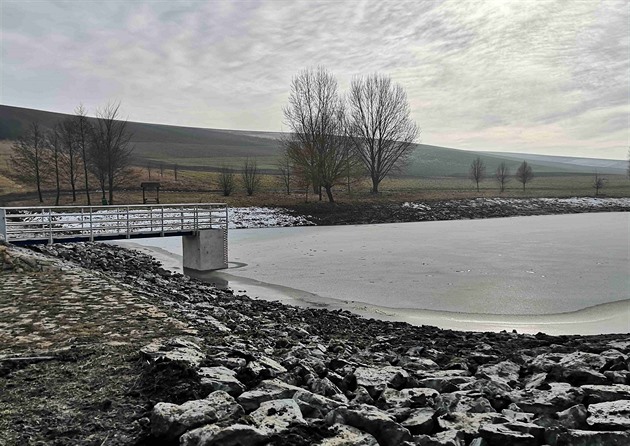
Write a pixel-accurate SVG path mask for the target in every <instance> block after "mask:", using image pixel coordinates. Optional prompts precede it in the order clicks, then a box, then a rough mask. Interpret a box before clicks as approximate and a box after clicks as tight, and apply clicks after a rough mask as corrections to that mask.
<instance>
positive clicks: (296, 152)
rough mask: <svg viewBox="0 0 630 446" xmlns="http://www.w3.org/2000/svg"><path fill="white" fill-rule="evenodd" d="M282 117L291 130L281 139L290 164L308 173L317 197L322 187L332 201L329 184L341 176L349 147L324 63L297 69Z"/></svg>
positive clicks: (341, 112) (332, 80)
mask: <svg viewBox="0 0 630 446" xmlns="http://www.w3.org/2000/svg"><path fill="white" fill-rule="evenodd" d="M284 117H285V122H286V124H287V125H288V126H289V129H290V131H291V133H290V135H289V136H288V137H287V138H285V139H284V140H282V141H281V142H282V144H283V145H284V147H285V150H286V153H287V155H288V156H289V158H290V159H291V162H292V164H293V165H294V167H297V168H298V169H299V170H300V171H301V172H303V173H304V175H306V176H307V177H308V182H309V183H310V184H312V185H313V187H314V190H316V191H318V192H319V194H320V199H321V190H322V188H323V189H324V190H325V191H326V195H327V197H328V201H330V202H334V201H335V200H334V197H333V193H332V188H333V186H334V185H335V184H337V183H338V182H339V180H340V179H343V177H344V174H345V167H346V161H347V156H348V152H349V150H350V146H349V141H348V138H347V137H346V128H345V124H346V122H345V117H344V106H343V102H342V101H341V99H340V97H339V93H338V91H337V80H336V79H335V78H334V76H333V75H332V74H330V73H329V72H328V71H327V70H326V69H325V68H323V67H319V68H317V69H306V70H303V71H301V72H300V73H298V74H297V75H296V76H295V77H294V78H293V81H292V83H291V93H290V94H289V104H288V106H287V107H285V109H284Z"/></svg>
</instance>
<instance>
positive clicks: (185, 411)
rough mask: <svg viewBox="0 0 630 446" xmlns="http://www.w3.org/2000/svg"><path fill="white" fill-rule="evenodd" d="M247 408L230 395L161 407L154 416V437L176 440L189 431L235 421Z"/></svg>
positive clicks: (211, 395)
mask: <svg viewBox="0 0 630 446" xmlns="http://www.w3.org/2000/svg"><path fill="white" fill-rule="evenodd" d="M242 414H243V408H242V407H241V406H240V405H239V404H238V403H237V402H236V400H235V399H234V398H232V397H231V396H230V395H229V394H227V393H226V392H223V391H221V390H219V391H217V392H214V393H211V394H210V395H208V396H207V397H206V398H205V399H202V400H193V401H187V402H185V403H184V404H181V405H177V404H171V403H157V404H156V405H155V406H154V407H153V411H152V412H151V433H152V434H153V436H154V437H157V438H163V439H167V440H170V439H174V438H177V437H178V436H179V435H181V434H183V433H184V432H186V431H187V430H190V429H193V428H195V427H199V426H202V425H204V424H210V423H216V422H217V421H222V420H235V419H237V418H238V417H240V416H241V415H242Z"/></svg>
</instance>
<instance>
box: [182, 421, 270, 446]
mask: <svg viewBox="0 0 630 446" xmlns="http://www.w3.org/2000/svg"><path fill="white" fill-rule="evenodd" d="M267 438H268V437H267V434H266V433H265V432H263V431H261V430H260V429H257V428H255V427H254V426H248V425H246V424H233V425H231V426H227V427H221V426H217V425H216V424H208V425H206V426H203V427H200V428H197V429H193V430H190V431H188V432H186V433H185V434H184V435H182V436H181V437H180V438H179V445H180V446H219V445H221V446H256V445H259V444H262V443H264V442H265V440H266V439H267Z"/></svg>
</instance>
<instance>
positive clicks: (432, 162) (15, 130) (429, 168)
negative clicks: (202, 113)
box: [0, 105, 627, 177]
mask: <svg viewBox="0 0 630 446" xmlns="http://www.w3.org/2000/svg"><path fill="white" fill-rule="evenodd" d="M69 116H70V115H65V114H62V113H53V112H48V111H42V110H33V109H26V108H19V107H12V106H7V105H0V139H5V140H6V139H15V138H16V137H18V136H19V135H20V133H21V132H22V131H24V129H26V128H28V126H29V124H30V123H31V122H33V121H36V122H38V123H39V124H40V125H41V126H42V127H44V128H52V127H53V126H54V125H55V123H56V122H58V121H60V120H62V119H65V118H67V117H69ZM128 126H129V127H128V128H129V131H130V132H131V133H132V134H133V136H132V141H133V143H134V145H135V152H134V154H135V158H136V159H135V163H136V164H137V165H139V166H144V165H146V164H147V163H152V164H159V163H164V164H174V163H177V164H178V165H179V166H180V168H181V169H188V170H215V169H217V168H219V167H221V166H222V165H232V166H238V165H240V164H241V162H242V159H243V158H245V157H254V158H256V159H257V160H258V164H259V166H260V167H261V168H262V169H263V170H273V169H274V163H275V159H276V158H277V156H278V154H279V153H280V150H281V149H280V145H279V143H278V137H279V136H280V135H281V134H280V133H275V132H260V131H242V130H220V129H207V128H195V127H178V126H171V125H160V124H148V123H142V122H131V121H130V122H129V124H128ZM476 156H480V157H481V158H482V159H483V161H484V162H485V164H486V167H487V172H488V173H490V172H493V171H494V170H495V169H496V166H497V165H498V164H499V163H501V162H506V163H507V164H508V166H509V167H510V168H511V169H512V172H514V171H515V170H516V168H517V167H518V164H519V163H520V162H521V161H523V160H526V161H527V162H529V163H530V164H531V165H532V167H533V169H534V171H535V172H536V173H537V174H538V175H540V174H543V175H567V174H576V173H577V174H592V173H593V172H595V171H598V172H600V173H603V174H624V173H625V172H626V166H627V161H625V160H618V161H617V160H598V159H591V158H572V157H557V156H544V155H530V154H516V153H499V152H473V151H466V150H458V149H452V148H447V147H440V146H432V145H426V144H418V145H417V147H416V149H415V150H414V152H413V153H412V155H411V157H410V159H409V163H408V165H407V167H406V169H405V170H404V172H403V174H405V175H408V176H414V177H439V176H449V177H450V176H455V177H458V176H459V177H462V176H467V174H468V168H469V166H470V163H471V162H472V160H473V159H474V158H475V157H476Z"/></svg>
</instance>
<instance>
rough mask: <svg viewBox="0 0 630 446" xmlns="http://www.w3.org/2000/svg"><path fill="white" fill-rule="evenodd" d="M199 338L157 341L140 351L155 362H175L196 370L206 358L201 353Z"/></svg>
mask: <svg viewBox="0 0 630 446" xmlns="http://www.w3.org/2000/svg"><path fill="white" fill-rule="evenodd" d="M200 342H201V340H200V339H198V338H184V337H179V338H172V339H167V340H156V341H153V342H151V343H150V344H148V345H145V346H144V347H142V348H141V349H140V352H141V353H142V354H143V355H144V356H146V357H148V358H149V359H150V360H151V361H153V362H175V363H180V364H182V365H184V366H186V367H189V368H192V369H196V368H197V367H199V365H200V364H201V361H203V360H204V359H205V358H206V355H204V354H203V352H202V351H201V347H199V343H200Z"/></svg>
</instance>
